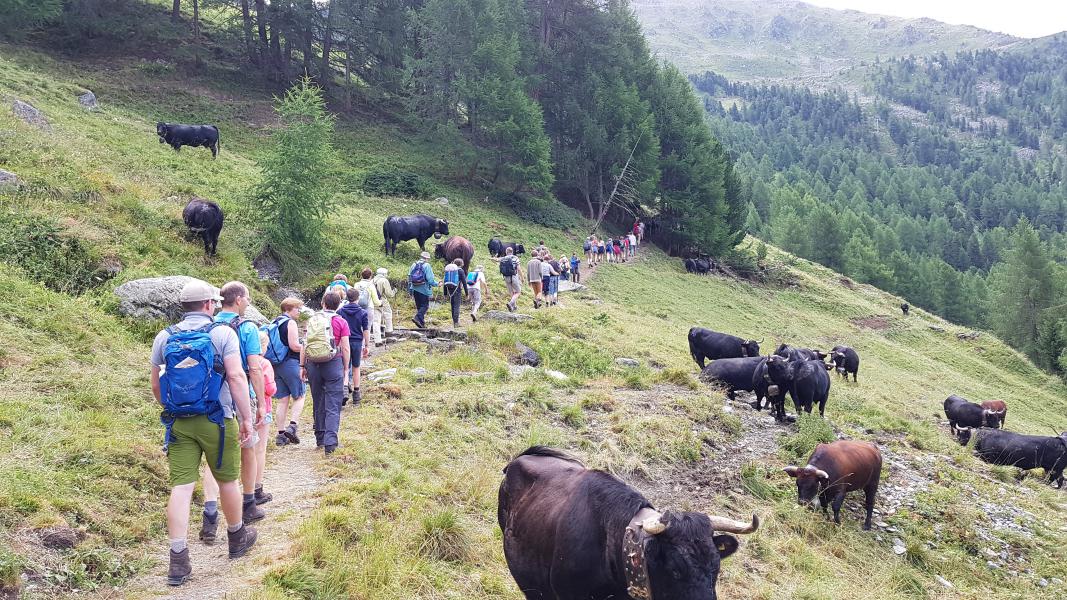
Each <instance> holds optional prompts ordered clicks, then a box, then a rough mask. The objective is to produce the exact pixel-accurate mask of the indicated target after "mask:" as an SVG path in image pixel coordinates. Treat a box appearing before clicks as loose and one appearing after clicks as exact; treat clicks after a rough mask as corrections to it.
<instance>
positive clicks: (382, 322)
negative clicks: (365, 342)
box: [374, 267, 396, 345]
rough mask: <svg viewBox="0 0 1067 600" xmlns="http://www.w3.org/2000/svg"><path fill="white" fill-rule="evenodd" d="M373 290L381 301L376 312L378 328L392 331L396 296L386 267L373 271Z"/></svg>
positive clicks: (388, 331) (386, 331)
mask: <svg viewBox="0 0 1067 600" xmlns="http://www.w3.org/2000/svg"><path fill="white" fill-rule="evenodd" d="M374 290H375V291H377V292H378V298H380V299H381V301H382V306H381V310H379V311H378V313H377V318H378V320H379V323H378V328H379V329H384V330H385V333H393V298H394V297H395V296H396V290H394V289H393V284H391V283H389V270H388V269H386V268H384V267H381V268H379V269H378V271H377V273H375V276H374ZM375 345H378V343H375Z"/></svg>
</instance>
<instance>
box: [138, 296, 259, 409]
mask: <svg viewBox="0 0 1067 600" xmlns="http://www.w3.org/2000/svg"><path fill="white" fill-rule="evenodd" d="M214 321H215V319H213V318H212V317H210V316H208V315H206V314H204V313H185V315H184V316H183V317H182V320H181V321H179V322H178V323H177V324H176V325H175V327H177V328H178V329H180V330H182V331H189V330H191V329H199V328H201V327H203V326H205V325H209V324H211V323H212V322H214ZM169 337H170V334H169V333H167V331H166V330H163V331H160V332H159V333H158V334H156V339H155V340H153V341H152V365H154V366H157V367H162V366H164V365H165V364H166V361H164V360H163V347H164V346H166V345H167V338H169ZM211 343H212V344H213V345H214V346H215V352H216V353H217V354H218V355H219V356H221V357H223V358H226V357H227V356H232V355H234V354H240V353H241V342H240V341H239V340H238V339H237V332H236V331H234V330H233V328H232V327H230V326H228V325H220V326H219V327H216V328H214V329H212V330H211ZM219 402H221V403H222V412H223V416H224V417H225V418H227V419H231V418H233V416H234V413H235V411H236V407H235V406H234V403H233V397H232V396H230V386H229V384H227V383H226V382H223V384H222V392H221V393H220V394H219Z"/></svg>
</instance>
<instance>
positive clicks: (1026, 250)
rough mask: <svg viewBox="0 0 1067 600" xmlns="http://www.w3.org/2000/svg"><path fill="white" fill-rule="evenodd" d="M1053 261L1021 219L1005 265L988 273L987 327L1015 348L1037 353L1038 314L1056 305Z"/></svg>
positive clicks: (999, 265)
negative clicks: (988, 302)
mask: <svg viewBox="0 0 1067 600" xmlns="http://www.w3.org/2000/svg"><path fill="white" fill-rule="evenodd" d="M1053 276H1054V274H1053V267H1052V262H1051V261H1050V260H1049V258H1048V253H1047V252H1046V250H1045V247H1044V245H1043V244H1042V243H1041V240H1040V239H1039V238H1038V236H1037V231H1035V230H1034V227H1033V225H1031V224H1030V222H1029V221H1028V220H1027V219H1026V218H1025V217H1024V218H1022V219H1020V221H1019V224H1018V225H1016V227H1015V230H1014V232H1013V233H1012V240H1011V248H1010V249H1009V250H1008V251H1007V253H1006V256H1005V262H1003V263H1001V264H998V265H997V266H995V267H994V268H993V270H992V272H991V273H990V288H991V289H990V305H989V319H990V322H989V325H990V327H992V329H993V330H994V331H995V332H996V333H997V334H998V335H1000V336H1001V337H1002V338H1003V339H1005V340H1006V341H1007V342H1008V343H1010V344H1012V345H1013V346H1015V347H1016V348H1019V349H1021V350H1022V351H1024V352H1025V353H1026V354H1028V355H1030V356H1037V354H1038V342H1037V340H1038V337H1039V336H1038V333H1039V332H1038V325H1039V323H1040V322H1041V312H1042V311H1043V310H1044V309H1046V308H1049V307H1051V306H1052V305H1053V303H1054V302H1055V299H1056V297H1055V291H1056V290H1055V287H1054V281H1053Z"/></svg>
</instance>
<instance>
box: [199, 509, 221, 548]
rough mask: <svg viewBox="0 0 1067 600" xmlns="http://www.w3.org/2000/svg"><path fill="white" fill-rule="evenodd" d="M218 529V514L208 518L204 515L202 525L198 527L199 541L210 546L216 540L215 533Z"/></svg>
mask: <svg viewBox="0 0 1067 600" xmlns="http://www.w3.org/2000/svg"><path fill="white" fill-rule="evenodd" d="M218 529H219V513H215V516H213V517H211V516H208V515H207V513H204V524H203V525H201V526H200V541H201V542H204V544H206V545H208V546H210V545H212V544H214V543H215V539H216V538H217V536H216V532H217V531H218Z"/></svg>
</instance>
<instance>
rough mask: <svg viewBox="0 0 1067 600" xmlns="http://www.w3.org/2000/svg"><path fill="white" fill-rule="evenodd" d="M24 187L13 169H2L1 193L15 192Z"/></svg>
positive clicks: (0, 174) (0, 171)
mask: <svg viewBox="0 0 1067 600" xmlns="http://www.w3.org/2000/svg"><path fill="white" fill-rule="evenodd" d="M20 187H22V180H21V179H19V176H18V175H15V174H14V173H12V172H11V171H5V170H3V169H0V193H3V192H14V191H16V190H18V189H19V188H20Z"/></svg>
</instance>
